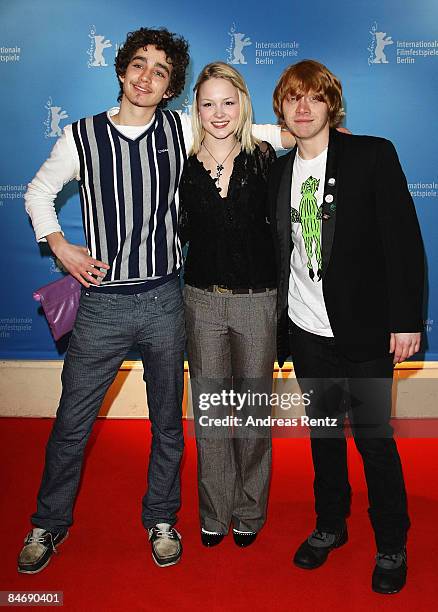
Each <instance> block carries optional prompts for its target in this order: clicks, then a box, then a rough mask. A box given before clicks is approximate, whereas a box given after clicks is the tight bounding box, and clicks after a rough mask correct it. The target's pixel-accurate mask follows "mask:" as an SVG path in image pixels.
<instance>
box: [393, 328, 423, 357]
mask: <svg viewBox="0 0 438 612" xmlns="http://www.w3.org/2000/svg"><path fill="white" fill-rule="evenodd" d="M420 340H421V333H420V332H415V333H397V334H391V339H390V341H389V352H390V353H394V363H401V362H402V361H405V359H407V358H408V357H412V355H415V353H418V351H419V350H420Z"/></svg>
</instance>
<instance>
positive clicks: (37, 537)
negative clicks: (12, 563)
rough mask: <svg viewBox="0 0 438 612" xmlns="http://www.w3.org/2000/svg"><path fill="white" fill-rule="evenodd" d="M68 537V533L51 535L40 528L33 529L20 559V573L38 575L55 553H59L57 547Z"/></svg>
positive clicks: (25, 541) (59, 532)
mask: <svg viewBox="0 0 438 612" xmlns="http://www.w3.org/2000/svg"><path fill="white" fill-rule="evenodd" d="M67 536H68V531H57V532H54V533H51V532H50V531H46V530H45V529H41V528H39V527H35V528H34V529H32V531H30V532H29V533H28V534H27V536H26V539H25V540H24V546H23V548H22V549H21V552H20V555H19V557H18V571H19V572H20V573H21V574H37V573H38V572H40V571H41V570H43V569H44V568H45V567H46V565H47V564H48V563H49V561H50V557H51V556H52V555H53V553H56V552H58V551H57V550H56V546H58V545H59V544H62V542H64V540H65V539H66V538H67Z"/></svg>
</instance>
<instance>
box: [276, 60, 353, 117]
mask: <svg viewBox="0 0 438 612" xmlns="http://www.w3.org/2000/svg"><path fill="white" fill-rule="evenodd" d="M309 91H311V92H312V93H314V94H315V95H317V96H319V97H320V98H321V101H323V102H325V103H326V104H327V107H328V111H329V122H330V127H337V126H338V125H339V124H340V123H341V121H342V118H343V117H344V115H345V113H344V109H343V108H342V85H341V82H340V80H339V79H338V78H337V77H336V76H335V75H334V74H333V73H332V72H330V70H329V69H328V68H326V66H324V64H320V63H319V62H316V61H315V60H304V61H302V62H298V63H297V64H293V65H292V66H289V67H288V68H286V70H285V71H284V72H283V74H282V75H281V77H280V80H279V81H278V83H277V86H276V88H275V90H274V101H273V104H274V112H275V114H276V115H277V117H278V119H279V121H280V123H284V116H283V101H284V99H285V97H286V96H287V95H292V96H295V95H297V94H308V93H309Z"/></svg>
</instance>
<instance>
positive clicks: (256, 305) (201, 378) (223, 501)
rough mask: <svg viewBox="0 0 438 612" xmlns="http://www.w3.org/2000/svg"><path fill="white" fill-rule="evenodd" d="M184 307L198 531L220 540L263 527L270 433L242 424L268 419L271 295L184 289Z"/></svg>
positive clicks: (272, 319)
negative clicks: (232, 530) (224, 535)
mask: <svg viewBox="0 0 438 612" xmlns="http://www.w3.org/2000/svg"><path fill="white" fill-rule="evenodd" d="M184 302H185V315H186V333H187V351H188V359H189V367H190V379H191V388H192V398H193V413H194V419H195V433H196V445H197V453H198V494H199V515H200V522H201V527H203V528H204V529H206V530H207V531H215V532H219V533H227V532H228V528H229V525H230V523H231V522H232V523H233V526H234V528H235V529H238V530H241V531H254V532H257V531H259V530H260V529H261V527H262V526H263V524H264V522H265V520H266V507H267V501H268V492H269V482H270V474H271V449H272V443H271V432H270V428H269V427H266V426H265V427H263V426H261V427H260V426H258V427H254V426H252V425H251V424H247V420H248V417H254V418H258V417H266V416H267V415H269V414H270V411H271V409H270V405H269V396H270V394H271V392H272V370H273V364H274V359H275V321H276V319H275V305H276V290H269V291H266V292H264V293H252V294H243V295H232V294H219V293H212V292H208V291H205V290H202V289H197V288H195V287H191V286H190V285H186V286H185V288H184ZM230 392H231V393H234V395H232V394H231V393H230ZM212 394H216V401H213V403H210V402H209V400H210V399H211V398H212ZM237 394H239V395H238V396H237ZM218 396H220V398H221V399H220V401H219V402H218V401H217V397H218ZM250 397H251V398H253V397H257V398H258V399H257V400H256V401H251V400H250V399H249V398H250ZM263 397H265V398H266V399H267V400H268V401H263ZM245 398H246V399H245ZM244 399H245V401H243V400H244ZM213 404H214V405H213ZM232 418H234V419H235V420H234V421H232V420H230V419H232ZM209 419H211V420H212V419H219V421H215V424H209V425H207V423H208V422H209ZM218 422H220V423H221V424H217V423H218Z"/></svg>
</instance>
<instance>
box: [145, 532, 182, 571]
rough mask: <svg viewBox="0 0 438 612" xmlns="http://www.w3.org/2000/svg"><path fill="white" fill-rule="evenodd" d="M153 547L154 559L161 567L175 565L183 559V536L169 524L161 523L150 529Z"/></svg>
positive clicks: (150, 539)
mask: <svg viewBox="0 0 438 612" xmlns="http://www.w3.org/2000/svg"><path fill="white" fill-rule="evenodd" d="M148 532H149V541H150V543H151V546H152V558H153V560H154V561H155V563H156V564H157V565H158V566H159V567H167V566H168V565H175V563H178V561H179V560H180V559H181V555H182V545H181V536H180V534H179V533H178V532H177V530H176V529H173V528H171V527H170V525H168V524H167V523H159V524H157V525H155V527H152V528H151V529H148Z"/></svg>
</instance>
